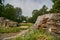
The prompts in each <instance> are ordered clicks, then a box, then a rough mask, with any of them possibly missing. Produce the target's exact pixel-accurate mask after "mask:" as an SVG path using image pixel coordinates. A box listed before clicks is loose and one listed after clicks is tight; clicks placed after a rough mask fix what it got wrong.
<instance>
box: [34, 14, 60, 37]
mask: <svg viewBox="0 0 60 40" xmlns="http://www.w3.org/2000/svg"><path fill="white" fill-rule="evenodd" d="M33 28H34V29H45V30H46V31H48V32H50V33H52V34H54V35H56V36H57V35H59V36H60V13H49V14H45V15H41V16H39V17H38V18H37V21H36V22H35V24H34V26H33Z"/></svg>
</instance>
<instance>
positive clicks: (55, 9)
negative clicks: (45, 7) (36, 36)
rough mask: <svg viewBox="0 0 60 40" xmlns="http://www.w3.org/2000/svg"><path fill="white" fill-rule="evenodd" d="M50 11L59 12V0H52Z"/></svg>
mask: <svg viewBox="0 0 60 40" xmlns="http://www.w3.org/2000/svg"><path fill="white" fill-rule="evenodd" d="M52 1H53V0H52ZM50 12H51V13H60V0H54V5H53V7H52V9H51V10H50Z"/></svg>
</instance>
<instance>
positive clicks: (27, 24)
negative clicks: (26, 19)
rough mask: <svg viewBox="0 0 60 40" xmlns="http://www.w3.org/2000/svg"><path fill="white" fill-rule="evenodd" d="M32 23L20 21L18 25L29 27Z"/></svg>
mask: <svg viewBox="0 0 60 40" xmlns="http://www.w3.org/2000/svg"><path fill="white" fill-rule="evenodd" d="M32 25H33V23H20V26H29V27H31V26H32Z"/></svg>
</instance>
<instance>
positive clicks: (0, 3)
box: [0, 0, 4, 16]
mask: <svg viewBox="0 0 60 40" xmlns="http://www.w3.org/2000/svg"><path fill="white" fill-rule="evenodd" d="M3 1H4V0H0V16H3V15H2V14H3V13H4V5H3Z"/></svg>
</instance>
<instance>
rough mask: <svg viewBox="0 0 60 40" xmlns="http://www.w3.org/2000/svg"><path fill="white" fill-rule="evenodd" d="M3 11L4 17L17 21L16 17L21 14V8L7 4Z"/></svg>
mask: <svg viewBox="0 0 60 40" xmlns="http://www.w3.org/2000/svg"><path fill="white" fill-rule="evenodd" d="M4 8H5V13H4V14H3V15H4V17H5V18H7V19H10V20H13V21H17V22H19V20H18V18H20V16H21V14H22V10H21V8H18V7H17V8H14V7H13V6H12V5H10V4H7V5H6V6H5V7H4Z"/></svg>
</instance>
